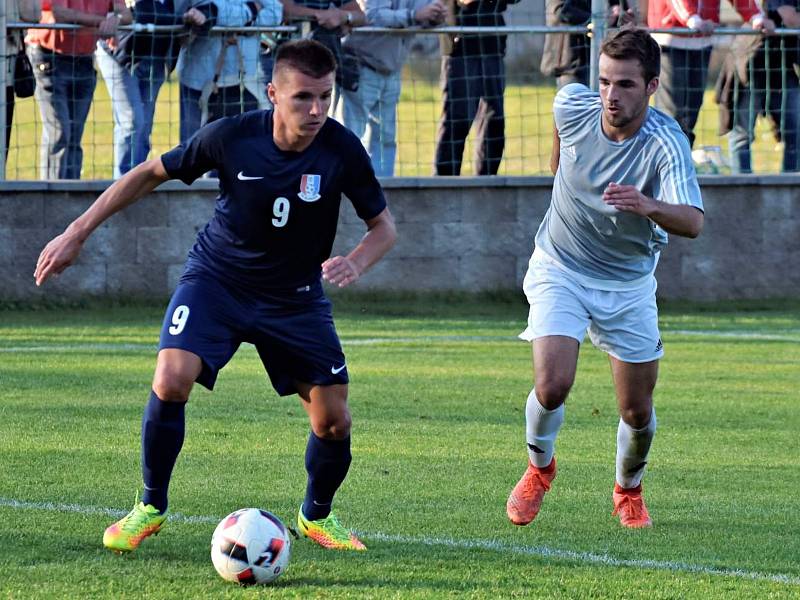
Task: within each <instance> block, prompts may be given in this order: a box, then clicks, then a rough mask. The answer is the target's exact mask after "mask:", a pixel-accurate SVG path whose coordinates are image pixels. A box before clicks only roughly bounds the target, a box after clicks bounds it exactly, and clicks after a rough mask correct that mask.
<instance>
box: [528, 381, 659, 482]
mask: <svg viewBox="0 0 800 600" xmlns="http://www.w3.org/2000/svg"><path fill="white" fill-rule="evenodd" d="M525 422H526V428H525V438H526V441H527V442H528V456H529V457H530V459H531V464H533V466H534V467H539V468H540V469H543V468H545V467H548V466H550V463H551V462H553V453H554V447H555V442H556V436H557V435H558V430H559V429H561V423H563V422H564V405H563V404H562V405H561V406H559V407H558V408H556V409H554V410H547V409H546V408H545V407H544V406H542V405H541V404H539V400H538V399H537V398H536V390H535V389H533V390H531V393H530V394H528V402H527V404H526V405H525ZM648 446H649V444H648Z"/></svg>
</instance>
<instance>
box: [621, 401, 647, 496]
mask: <svg viewBox="0 0 800 600" xmlns="http://www.w3.org/2000/svg"><path fill="white" fill-rule="evenodd" d="M655 433H656V410H655V408H654V409H653V412H652V413H651V415H650V422H649V423H648V424H647V425H646V426H645V427H642V428H641V429H634V428H633V427H631V426H630V425H628V424H627V423H626V422H625V421H623V420H622V419H620V420H619V428H618V429H617V483H618V484H619V486H620V487H623V488H635V487H636V486H638V485H639V484H640V483H641V482H642V476H643V475H644V467H645V465H646V464H647V454H648V453H649V452H650V444H651V442H652V441H653V436H654V435H655Z"/></svg>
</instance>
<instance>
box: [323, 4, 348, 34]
mask: <svg viewBox="0 0 800 600" xmlns="http://www.w3.org/2000/svg"><path fill="white" fill-rule="evenodd" d="M348 14H349V13H348V12H347V11H346V10H342V9H340V8H335V7H331V8H326V9H324V10H318V11H316V13H314V17H315V18H316V19H317V24H318V25H319V26H320V27H324V28H325V29H338V28H339V27H342V26H343V25H347V24H348V19H347V15H348Z"/></svg>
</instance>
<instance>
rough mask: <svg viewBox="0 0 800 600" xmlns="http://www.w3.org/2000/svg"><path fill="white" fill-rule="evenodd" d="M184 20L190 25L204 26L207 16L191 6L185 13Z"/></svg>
mask: <svg viewBox="0 0 800 600" xmlns="http://www.w3.org/2000/svg"><path fill="white" fill-rule="evenodd" d="M183 22H184V23H185V24H186V25H189V26H190V27H202V26H203V25H205V22H206V16H205V15H204V14H203V13H202V12H200V11H199V10H197V9H196V8H190V9H189V10H187V11H186V12H185V13H183Z"/></svg>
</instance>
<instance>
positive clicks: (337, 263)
mask: <svg viewBox="0 0 800 600" xmlns="http://www.w3.org/2000/svg"><path fill="white" fill-rule="evenodd" d="M358 277H359V272H358V269H357V268H356V266H355V264H354V263H353V261H352V260H350V259H349V258H345V257H344V256H333V257H331V258H329V259H328V260H326V261H325V262H324V263H322V278H323V279H324V280H325V281H327V282H328V283H332V284H334V285H338V286H339V287H340V288H341V287H345V286H347V285H350V284H351V283H353V282H354V281H355V280H356V279H358Z"/></svg>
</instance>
